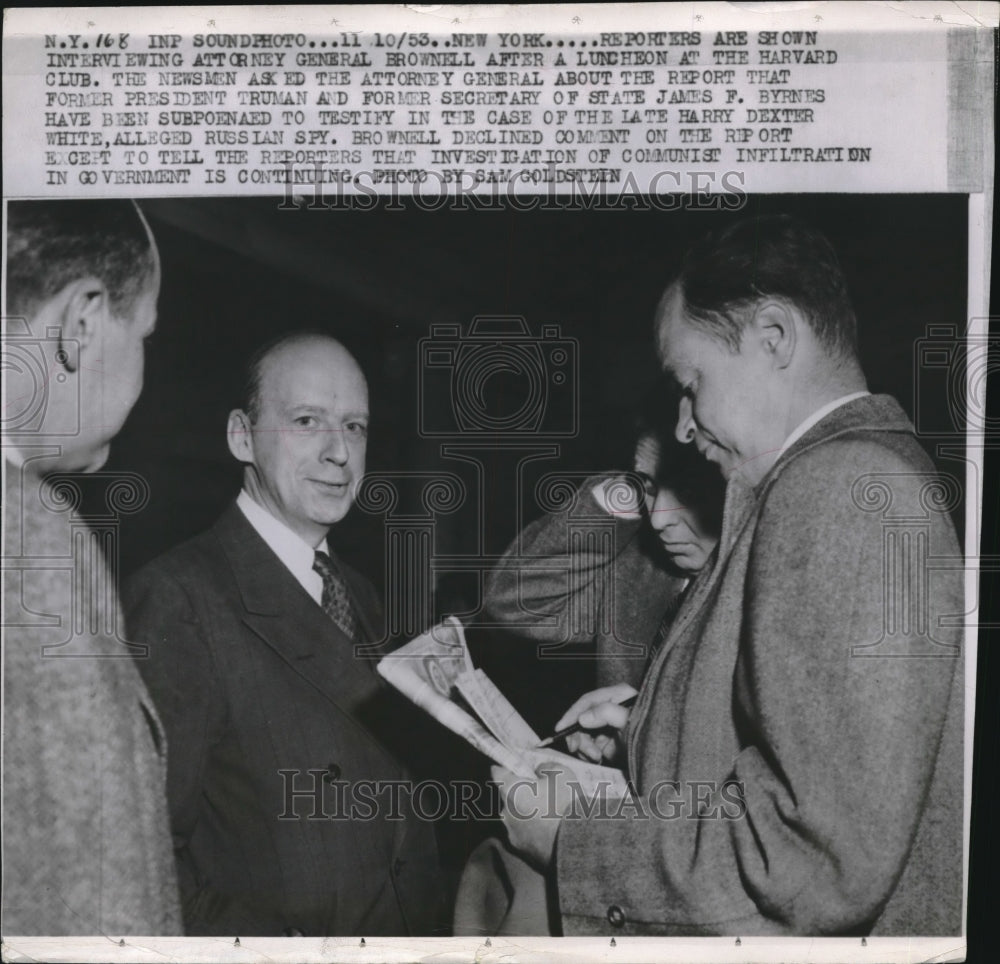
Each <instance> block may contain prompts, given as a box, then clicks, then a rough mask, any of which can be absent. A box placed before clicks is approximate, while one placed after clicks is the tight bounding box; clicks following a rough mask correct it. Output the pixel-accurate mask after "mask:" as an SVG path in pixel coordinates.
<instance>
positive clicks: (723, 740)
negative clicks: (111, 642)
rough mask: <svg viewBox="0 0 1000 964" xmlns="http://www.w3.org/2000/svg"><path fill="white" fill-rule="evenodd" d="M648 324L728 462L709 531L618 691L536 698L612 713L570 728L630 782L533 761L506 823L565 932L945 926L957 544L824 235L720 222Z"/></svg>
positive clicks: (955, 899)
mask: <svg viewBox="0 0 1000 964" xmlns="http://www.w3.org/2000/svg"><path fill="white" fill-rule="evenodd" d="M657 325H658V333H659V348H660V356H661V360H662V361H663V364H664V368H665V369H666V371H667V372H669V373H670V375H671V376H672V377H673V378H674V379H675V380H676V382H677V384H678V386H679V388H680V391H681V403H680V415H679V418H678V423H677V429H676V432H677V437H678V439H679V440H681V441H685V442H693V443H694V445H695V446H696V447H697V448H698V450H699V451H700V452H701V453H702V454H703V455H705V457H706V458H707V459H709V460H710V461H712V462H714V463H715V464H716V465H718V466H719V468H720V469H721V471H722V473H723V475H724V476H725V477H726V478H727V480H728V484H727V490H726V506H725V510H724V515H723V522H722V534H721V538H720V542H719V547H718V549H717V554H716V557H715V558H714V560H712V562H711V564H710V565H709V566H708V567H706V569H704V570H703V571H702V573H701V575H700V576H699V577H698V579H697V580H696V582H695V584H694V585H693V586H692V589H691V592H690V593H689V594H688V595H687V597H686V598H685V601H684V603H683V604H682V605H681V609H680V611H679V613H678V615H677V617H676V619H675V620H674V623H673V626H672V627H671V631H670V634H669V635H668V637H667V639H666V640H665V642H664V644H663V645H662V646H661V647H660V648H659V650H658V651H657V653H656V655H655V656H654V658H653V660H652V663H651V665H650V667H649V669H648V671H647V673H646V676H645V678H644V680H643V685H642V688H641V691H640V693H639V696H638V699H637V701H636V704H635V706H634V708H633V709H632V710H631V712H629V711H627V710H625V709H624V708H622V707H620V706H614V705H612V704H611V703H610V702H608V701H607V700H605V699H603V698H602V694H601V693H600V691H598V693H597V696H596V697H593V696H592V697H591V698H583V699H581V700H580V701H578V702H577V704H575V705H574V706H573V707H572V708H571V709H570V711H569V712H568V713H567V714H566V716H564V717H563V719H562V720H560V721H559V723H557V724H556V725H557V726H565V725H567V724H569V723H571V722H573V721H574V720H576V719H579V721H580V722H581V724H584V725H586V727H587V728H588V729H598V728H600V727H607V726H611V727H612V728H614V729H617V730H618V731H619V733H620V739H619V740H618V741H615V742H606V743H604V744H603V745H598V744H597V743H596V742H595V741H594V739H593V737H592V736H591V734H590V733H584V734H575V735H574V736H573V737H571V738H570V740H572V742H573V744H574V746H575V748H576V749H577V750H578V751H580V752H582V753H583V754H584V755H586V756H589V757H590V758H592V759H598V758H604V759H608V758H609V757H611V758H613V757H614V754H615V751H616V750H618V751H619V752H620V751H622V750H623V751H624V761H623V762H624V763H625V765H626V767H627V770H628V775H629V777H630V778H631V780H632V781H633V783H634V785H635V787H636V789H637V794H636V797H635V798H634V800H633V802H632V803H631V804H629V805H628V806H626V807H624V808H621V809H619V810H618V811H617V818H616V819H608V818H607V816H606V815H605V816H604V819H602V814H600V813H597V814H591V815H586V814H582V813H578V814H575V815H574V817H579V819H568V818H566V817H565V816H561V817H560V816H559V815H560V814H562V815H565V814H568V813H569V811H570V810H571V809H572V807H573V801H572V799H570V798H569V797H567V795H566V793H565V792H564V790H561V789H560V787H559V785H558V784H555V785H553V784H552V783H551V780H552V777H550V776H544V777H540V779H539V781H538V782H537V784H529V786H533V787H534V789H535V792H536V793H537V794H538V798H537V799H538V800H540V801H541V809H539V810H538V811H536V813H534V814H532V813H531V809H530V803H531V799H532V798H531V797H530V795H529V794H528V793H527V792H525V787H524V785H523V783H522V785H521V786H520V787H519V790H520V793H519V797H518V800H517V801H516V802H517V811H516V812H515V811H514V808H513V806H511V807H509V808H508V809H507V811H506V813H505V817H504V822H505V824H506V826H507V828H508V831H509V834H510V839H511V842H512V844H513V845H514V847H515V848H516V849H518V850H519V851H521V852H522V853H523V854H525V855H526V856H527V857H528V858H529V859H531V860H533V861H535V862H536V864H537V865H539V866H541V867H549V866H551V865H552V863H553V862H554V864H555V869H556V874H557V877H558V900H559V910H560V915H561V919H562V926H563V929H564V931H565V932H566V933H574V934H581V933H582V934H662V935H670V934H676V935H695V934H729V935H733V934H742V935H748V934H758V935H791V934H801V935H842V936H848V935H861V934H884V935H908V936H919V935H926V936H931V935H940V936H943V935H957V934H959V933H960V932H961V928H962V916H961V914H962V892H963V886H962V841H963V805H962V804H963V753H962V732H963V672H962V646H961V641H962V633H961V623H962V614H963V613H964V612H965V611H966V606H965V601H964V598H963V592H962V568H961V554H960V552H959V549H958V545H957V541H956V538H955V533H954V529H953V527H952V524H951V520H950V518H949V516H948V512H947V508H948V505H947V502H948V501H949V500H948V498H942V496H943V495H944V494H946V493H947V492H948V487H947V486H946V485H944V484H943V483H942V481H941V480H940V479H939V478H937V476H936V475H935V473H934V471H933V465H932V463H931V461H930V459H929V458H928V457H927V455H926V453H925V452H924V451H923V449H922V448H921V446H920V444H919V443H918V442H917V440H916V438H915V437H914V431H913V426H912V425H911V424H910V422H909V421H908V419H907V418H906V416H905V415H904V414H903V412H902V410H901V409H900V407H899V405H898V404H897V403H896V401H895V400H894V399H892V398H890V397H887V396H878V395H870V394H869V393H868V391H867V389H866V384H865V379H864V375H863V373H862V370H861V366H860V363H859V361H858V356H857V341H856V334H855V319H854V311H853V308H852V306H851V303H850V299H849V297H848V294H847V287H846V283H845V280H844V277H843V274H842V272H841V269H840V266H839V264H838V262H837V258H836V255H835V254H834V252H833V250H832V248H831V246H830V244H829V242H828V241H827V240H826V239H825V238H824V237H823V236H822V235H820V234H818V232H816V231H814V230H812V229H810V228H808V227H807V226H805V225H802V224H800V223H798V222H797V221H795V220H793V219H790V218H783V217H778V218H758V219H756V220H752V221H746V222H741V223H737V224H734V225H732V226H731V227H730V228H728V229H727V230H725V231H724V232H722V233H721V234H719V235H714V236H710V237H709V238H708V239H706V240H705V241H704V242H702V243H701V244H699V245H697V246H696V247H695V248H693V249H692V251H691V252H690V254H689V255H688V257H687V259H686V260H685V263H684V265H683V267H682V270H681V274H680V276H679V277H678V279H677V280H676V281H675V282H674V283H673V284H672V285H671V286H670V287H669V288H668V289H667V291H666V293H665V295H664V297H663V299H662V301H661V304H660V308H659V313H658V318H657ZM928 560H935V561H936V562H937V563H938V565H937V566H934V567H932V566H931V565H929V564H928ZM568 742H569V741H568ZM497 777H498V778H500V779H502V780H503V781H504V782H505V783H508V784H512V783H513V782H514V781H513V779H512V775H511V774H508V773H506V772H498V773H497ZM550 793H555V794H556V799H557V804H556V806H555V807H554V808H551V807H550V808H548V813H546V812H545V801H547V800H548V799H549V794H550ZM508 799H509V800H512V798H510V797H508ZM553 811H554V812H553Z"/></svg>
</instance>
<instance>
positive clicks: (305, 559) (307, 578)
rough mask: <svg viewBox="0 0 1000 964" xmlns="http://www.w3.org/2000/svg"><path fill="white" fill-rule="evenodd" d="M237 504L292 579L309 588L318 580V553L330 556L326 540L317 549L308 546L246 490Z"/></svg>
mask: <svg viewBox="0 0 1000 964" xmlns="http://www.w3.org/2000/svg"><path fill="white" fill-rule="evenodd" d="M236 504H237V505H238V506H239V507H240V510H241V511H242V512H243V514H244V515H245V516H246V518H247V521H248V522H249V523H250V525H252V526H253V527H254V529H256V530H257V534H258V535H259V536H260V537H261V538H262V539H263V540H264V541H265V542H266V543H267V544H268V546H270V548H271V550H272V551H273V552H274V554H275V555H276V556H277V557H278V558H279V559H280V560H281V561H282V562H283V563H284V564H285V566H286V567H287V568H288V569H289V570H290V571H291V573H292V575H293V576H295V578H296V579H298V581H299V582H300V583H302V584H304V585H308V584H310V583H311V582H312V581H313V580H314V579H315V578H316V577H315V573H314V572H313V562H314V560H315V558H316V551H317V550H321V551H322V552H326V553H329V548H328V546H327V541H326V538H324V539H323V540H322V541H321V542H320V543H319V545H317V546H311V545H309V543H308V542H306V541H305V540H304V539H303V538H302V537H301V536H300V535H299V534H298V533H296V532H293V531H292V530H291V529H290V528H289V527H288V526H286V525H285V523H284V522H282V521H281V520H280V519H277V518H275V517H274V516H273V515H271V513H270V512H268V511H267V509H265V508H264V507H263V506H261V505H260V504H259V503H257V502H255V501H254V499H253V497H252V496H251V495H250V494H249V493H248V492H247V490H246V489H244V490H243V491H242V492H240V494H239V498H237V500H236Z"/></svg>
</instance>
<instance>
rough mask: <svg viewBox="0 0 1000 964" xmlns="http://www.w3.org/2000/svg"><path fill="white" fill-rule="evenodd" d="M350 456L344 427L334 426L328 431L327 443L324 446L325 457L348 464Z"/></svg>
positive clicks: (339, 463)
mask: <svg viewBox="0 0 1000 964" xmlns="http://www.w3.org/2000/svg"><path fill="white" fill-rule="evenodd" d="M349 456H350V450H349V449H348V447H347V440H346V439H345V438H344V432H343V430H342V429H339V428H334V429H331V430H330V431H329V432H327V435H326V445H325V446H324V448H323V458H324V459H329V460H330V461H331V462H335V463H336V464H337V465H346V464H347V459H348V457H349Z"/></svg>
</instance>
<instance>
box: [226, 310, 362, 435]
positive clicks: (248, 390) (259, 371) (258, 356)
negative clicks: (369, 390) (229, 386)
mask: <svg viewBox="0 0 1000 964" xmlns="http://www.w3.org/2000/svg"><path fill="white" fill-rule="evenodd" d="M310 338H324V339H326V340H327V341H335V342H337V344H338V345H340V346H341V347H343V349H344V351H346V352H347V354H349V355H350V356H351V357H352V358H354V359H355V362H357V358H356V357H355V355H354V353H353V352H352V351H351V350H350V349H349V348H348V347H347V346H346V345H344V343H343V342H342V341H341V340H340V339H339V338H336V337H334V336H333V335H331V334H330V332H328V331H323V330H322V329H320V328H301V329H298V330H296V331H290V332H286V333H285V334H284V335H278V336H277V337H276V338H273V339H272V340H271V341H268V342H265V343H264V344H263V345H261V346H260V348H258V349H257V350H256V351H255V352H254V353H253V354H252V355H251V356H250V360H249V361H248V362H247V364H246V368H245V370H244V374H243V397H242V400H241V403H240V407H241V408H242V409H243V411H244V412H246V414H247V417H248V418H249V419H250V422H251V424H253V425H256V424H257V419H259V418H260V388H261V382H262V380H263V377H264V362H266V361H267V359H268V357H270V356H271V355H272V354H273V353H274V352H276V351H278V349H279V348H284V347H285V346H286V345H292V344H294V343H295V342H298V341H306V340H308V339H310ZM358 367H359V368H360V367H361V366H360V365H358Z"/></svg>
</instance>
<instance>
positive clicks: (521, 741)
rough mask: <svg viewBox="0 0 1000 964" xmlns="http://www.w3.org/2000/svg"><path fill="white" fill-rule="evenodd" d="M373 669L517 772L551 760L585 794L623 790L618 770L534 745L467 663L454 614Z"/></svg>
mask: <svg viewBox="0 0 1000 964" xmlns="http://www.w3.org/2000/svg"><path fill="white" fill-rule="evenodd" d="M378 671H379V673H380V674H381V675H382V676H383V677H384V678H385V679H386V680H387V681H388V682H389V683H391V684H392V685H393V686H395V687H396V689H398V690H399V691H400V692H401V693H403V694H404V695H405V696H407V697H408V698H409V699H411V700H412V701H413V702H414V703H416V704H417V706H419V707H421V709H423V710H425V711H426V712H428V713H430V715H431V716H433V717H434V719H436V720H437V721H438V722H439V723H442V724H444V725H445V726H446V727H448V729H449V730H451V731H452V732H454V733H457V734H458V735H459V736H461V737H462V738H463V739H465V740H466V742H468V743H470V744H471V745H472V746H474V747H475V748H476V749H477V750H479V751H480V752H481V753H484V754H485V755H486V756H488V757H489V758H490V759H491V760H493V761H494V762H495V763H499V764H500V765H501V766H505V767H507V769H508V770H511V771H513V772H514V773H516V774H518V775H519V776H523V777H531V776H533V775H534V773H535V768H536V767H538V766H539V765H540V764H541V763H543V762H545V761H547V760H550V761H554V762H556V763H558V764H560V765H561V766H562V767H564V768H565V769H566V770H567V771H569V772H570V773H571V774H572V778H573V779H575V780H576V781H577V783H578V784H579V788H580V792H581V793H583V794H585V795H587V796H594V795H597V794H606V795H607V796H609V797H620V796H623V795H624V794H625V788H626V782H625V776H624V774H623V773H622V771H621V770H617V769H615V768H613V767H604V766H598V765H597V764H595V763H589V762H587V761H586V760H578V759H577V758H576V757H571V756H568V755H567V754H565V753H559V752H558V751H556V750H552V749H538V744H539V742H541V741H540V738H539V737H538V735H537V734H536V733H535V732H534V730H532V729H531V727H530V726H528V724H527V723H526V722H525V720H524V718H523V717H522V716H521V715H520V713H518V712H517V710H516V709H514V707H513V706H512V705H511V703H510V701H509V700H508V699H507V698H506V697H505V696H504V695H503V693H501V692H500V690H498V689H497V688H496V686H495V685H494V684H493V681H492V680H491V679H490V678H489V677H488V676H487V675H486V674H485V673H484V672H483V671H482V670H481V669H476V668H475V667H474V666H473V665H472V659H471V657H470V656H469V648H468V646H467V645H466V643H465V632H464V630H463V628H462V624H461V622H459V620H458V619H456V618H455V617H454V616H449V617H448V618H447V619H445V621H444V622H443V623H440V624H438V625H437V626H434V627H432V628H431V629H429V630H428V631H427V632H426V633H424V634H423V635H422V636H418V637H417V638H416V639H414V640H412V641H411V642H409V643H407V644H406V645H405V646H402V647H400V648H399V649H397V650H395V652H393V653H390V654H389V655H388V656H386V657H384V658H383V659H382V660H381V662H379V664H378ZM463 704H464V705H463ZM466 707H468V708H469V710H471V711H472V713H474V714H475V716H473V715H472V713H470V712H469V711H468V710H467V709H466ZM476 717H478V719H477V718H476Z"/></svg>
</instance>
